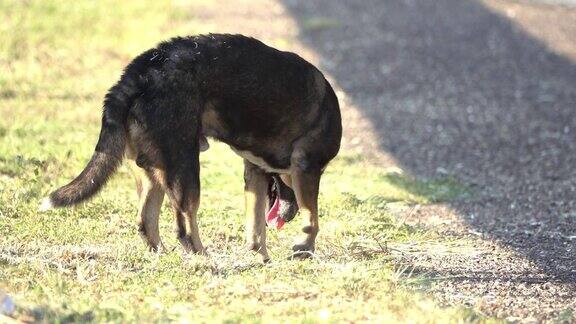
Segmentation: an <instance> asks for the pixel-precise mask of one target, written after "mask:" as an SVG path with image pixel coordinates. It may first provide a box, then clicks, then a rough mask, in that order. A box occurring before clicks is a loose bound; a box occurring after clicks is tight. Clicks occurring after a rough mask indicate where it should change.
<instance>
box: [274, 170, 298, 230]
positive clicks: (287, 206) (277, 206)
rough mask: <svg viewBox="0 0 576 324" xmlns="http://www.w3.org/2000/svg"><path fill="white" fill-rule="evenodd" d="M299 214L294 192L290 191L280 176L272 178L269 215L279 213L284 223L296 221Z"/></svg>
mask: <svg viewBox="0 0 576 324" xmlns="http://www.w3.org/2000/svg"><path fill="white" fill-rule="evenodd" d="M297 212H298V204H297V203H296V196H295V195H294V191H292V189H290V187H288V186H287V185H286V184H284V182H283V181H282V179H280V177H279V176H278V175H272V176H270V180H269V181H268V212H267V213H266V214H267V218H268V215H270V214H271V213H277V216H278V218H280V219H282V220H283V221H284V222H289V221H291V220H292V219H294V216H296V213H297Z"/></svg>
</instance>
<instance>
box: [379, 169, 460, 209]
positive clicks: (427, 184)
mask: <svg viewBox="0 0 576 324" xmlns="http://www.w3.org/2000/svg"><path fill="white" fill-rule="evenodd" d="M380 178H381V179H382V180H384V181H387V182H389V183H391V184H392V185H394V186H396V187H398V188H401V189H402V190H405V191H407V192H410V193H411V194H413V195H414V196H418V197H421V200H422V201H421V202H422V203H437V202H446V201H451V200H454V199H457V198H462V197H466V196H467V195H469V194H470V189H469V188H468V187H467V186H465V185H463V184H461V183H460V182H458V181H457V180H456V179H455V178H453V177H449V176H446V177H442V178H436V179H431V180H417V179H415V178H413V177H410V176H407V175H404V174H399V173H388V174H383V175H380Z"/></svg>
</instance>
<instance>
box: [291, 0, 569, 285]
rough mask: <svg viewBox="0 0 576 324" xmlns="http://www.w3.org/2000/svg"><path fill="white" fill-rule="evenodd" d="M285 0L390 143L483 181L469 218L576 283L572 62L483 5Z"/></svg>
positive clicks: (464, 209)
mask: <svg viewBox="0 0 576 324" xmlns="http://www.w3.org/2000/svg"><path fill="white" fill-rule="evenodd" d="M283 3H284V5H285V6H286V8H287V9H288V11H289V12H290V13H291V15H293V16H294V17H295V19H296V20H297V21H298V23H299V27H300V31H301V34H300V37H301V38H302V40H303V42H304V43H305V44H306V45H308V46H310V47H311V48H312V49H314V50H315V51H316V52H317V53H318V54H319V55H320V62H321V63H320V65H321V69H322V70H324V71H326V72H328V73H329V74H331V75H332V76H333V77H334V79H335V80H336V82H337V83H338V84H339V85H340V86H341V87H342V88H343V90H344V91H345V92H346V93H347V95H348V96H349V97H350V99H351V102H352V103H353V104H354V105H355V106H357V107H358V108H359V109H360V110H361V112H362V114H363V115H364V116H366V117H367V118H369V120H370V121H371V123H372V124H373V126H374V128H375V129H376V130H377V132H378V136H379V141H380V143H379V144H380V146H381V148H382V150H384V151H386V152H388V153H389V154H391V155H392V156H393V157H394V158H395V159H396V160H397V161H399V163H400V164H401V165H402V167H403V168H405V169H406V170H408V171H410V172H411V173H412V174H414V175H416V176H418V177H434V176H436V175H438V174H439V173H442V174H443V173H449V174H452V175H455V176H456V177H458V178H460V179H461V180H462V181H464V182H465V183H467V184H470V185H472V186H474V187H475V188H476V190H477V192H479V194H478V195H477V197H476V198H474V200H473V201H462V202H456V203H454V205H453V208H455V209H456V210H457V212H458V213H459V215H460V217H462V218H463V219H465V221H466V222H467V223H468V224H470V225H471V226H472V227H473V228H475V230H476V231H478V232H480V233H482V234H483V235H485V236H486V237H488V238H492V239H496V240H498V241H500V242H502V243H504V244H506V245H507V246H510V247H512V248H514V249H515V250H516V251H518V252H519V253H520V254H522V255H524V256H526V257H527V258H528V259H529V260H532V261H534V262H535V263H536V264H537V265H538V267H539V268H540V269H541V270H542V271H543V274H545V277H546V278H548V279H550V280H553V281H556V282H558V281H560V282H565V283H569V282H575V281H576V237H575V235H576V208H575V204H574V198H575V197H576V154H575V153H576V151H575V146H576V141H575V135H576V106H575V104H576V67H575V65H574V63H573V62H571V61H570V60H569V59H568V58H565V57H563V56H561V55H558V54H555V53H554V52H553V51H551V50H550V49H549V48H547V47H546V45H544V44H543V43H542V42H540V41H539V40H537V39H535V38H533V37H531V36H529V35H528V34H527V33H526V32H524V31H523V30H522V29H521V28H520V27H518V26H517V25H515V24H514V22H511V21H510V20H508V19H507V18H505V17H503V16H501V15H500V14H498V13H495V12H493V11H491V10H490V9H488V8H487V7H486V6H485V5H483V4H481V3H479V2H474V1H461V0H438V1H429V0H410V1H381V0H362V1H360V0H358V1H349V0H338V1H334V0H317V1H305V0H284V1H283ZM559 23H560V22H559ZM565 23H566V22H565Z"/></svg>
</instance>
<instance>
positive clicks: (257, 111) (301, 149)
mask: <svg viewBox="0 0 576 324" xmlns="http://www.w3.org/2000/svg"><path fill="white" fill-rule="evenodd" d="M206 136H209V137H212V138H214V139H216V140H219V141H222V142H224V143H227V144H228V145H229V146H230V147H231V148H232V149H233V150H234V151H235V152H236V153H238V154H239V155H240V156H242V157H243V158H244V163H245V175H244V178H245V198H246V219H247V240H248V246H249V247H250V248H251V249H254V250H256V251H258V252H259V253H260V254H261V255H262V256H263V258H264V259H265V260H267V259H268V254H267V251H266V242H265V240H266V232H265V220H264V214H265V211H266V209H267V208H269V207H270V195H271V194H272V193H271V192H272V190H271V188H272V187H273V188H274V191H275V194H278V195H280V199H282V200H283V201H284V207H285V208H284V209H283V210H282V211H281V213H282V217H283V218H285V219H286V220H287V221H289V220H290V219H291V218H292V217H293V215H294V213H295V212H296V210H297V209H298V207H299V209H300V211H301V213H302V214H303V217H304V218H305V226H304V228H303V231H304V233H305V234H306V237H305V239H304V241H303V242H302V243H300V244H297V245H295V246H294V251H295V252H296V253H297V254H298V255H300V256H306V255H308V254H310V252H313V251H314V244H315V238H316V234H317V233H318V230H319V226H318V206H317V198H318V186H319V182H320V176H321V174H322V171H323V170H324V168H325V167H326V165H327V163H328V162H329V161H330V160H331V159H332V158H334V156H336V154H337V152H338V150H339V147H340V139H341V136H342V125H341V118H340V110H339V106H338V100H337V98H336V95H335V94H334V91H333V89H332V87H331V86H330V84H329V83H328V81H327V80H326V79H325V78H324V76H323V75H322V73H321V72H320V71H319V70H318V69H316V68H315V67H314V66H313V65H311V64H310V63H308V62H306V61H305V60H304V59H302V58H301V57H299V56H298V55H296V54H294V53H290V52H282V51H278V50H276V49H274V48H271V47H268V46H266V45H264V44H263V43H261V42H260V41H258V40H255V39H253V38H249V37H245V36H241V35H217V34H211V35H206V36H196V37H187V38H174V39H172V40H170V41H167V42H164V43H161V44H159V45H158V46H157V47H156V48H153V49H150V50H148V51H146V52H144V53H143V54H141V55H140V56H138V57H136V58H135V59H134V60H133V61H132V62H131V63H130V64H129V65H128V66H127V67H126V69H125V71H124V73H123V75H122V77H121V78H120V81H119V82H118V83H117V84H116V85H114V86H113V87H112V88H111V89H110V90H109V91H108V93H107V95H106V98H105V100H104V113H103V117H102V129H101V132H100V137H99V140H98V143H97V145H96V149H95V152H94V155H93V156H92V159H91V160H90V161H89V162H88V165H87V166H86V168H85V169H84V170H83V171H82V173H81V174H80V175H79V176H78V177H77V178H76V179H74V180H73V181H72V182H70V183H69V184H67V185H65V186H64V187H62V188H60V189H58V190H56V191H54V192H53V193H52V194H51V195H50V196H49V197H48V198H47V199H46V200H45V201H44V203H43V208H44V209H46V208H49V207H61V206H69V205H74V204H77V203H80V202H82V201H84V200H86V199H88V198H90V197H91V196H93V195H94V194H95V193H96V192H97V191H98V190H99V189H100V188H101V187H102V186H103V185H104V184H105V182H106V181H107V179H108V178H109V177H110V176H111V175H112V174H113V173H114V171H115V170H116V169H117V167H118V166H119V165H120V163H121V161H122V159H123V156H124V155H126V156H127V157H128V158H129V159H131V160H134V161H135V163H136V165H137V166H138V168H137V169H139V170H140V171H139V172H140V173H141V174H142V175H141V176H140V180H138V184H139V185H138V192H139V196H140V209H139V214H140V217H141V225H140V229H141V232H142V234H143V237H144V238H145V240H146V242H147V243H148V244H149V245H150V247H151V248H152V249H154V250H156V249H159V248H161V247H162V243H161V241H160V237H159V233H158V214H159V212H160V206H161V204H162V200H163V198H164V193H167V194H168V197H169V199H170V202H171V203H172V206H173V208H174V211H175V213H176V220H177V226H178V238H179V239H180V241H181V243H182V244H183V245H184V247H185V248H186V249H187V250H189V251H194V252H197V253H205V250H204V247H203V245H202V243H201V240H200V237H199V235H198V226H197V221H196V212H197V210H198V205H199V198H200V179H199V170H200V165H199V161H198V157H199V153H200V150H201V149H206V148H207V142H206ZM290 188H291V189H290ZM292 190H293V191H292ZM296 203H297V204H296ZM186 223H188V228H187V226H186Z"/></svg>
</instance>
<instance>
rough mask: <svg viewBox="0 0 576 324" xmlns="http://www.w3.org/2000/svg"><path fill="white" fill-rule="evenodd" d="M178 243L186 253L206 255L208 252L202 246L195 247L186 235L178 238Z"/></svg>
mask: <svg viewBox="0 0 576 324" xmlns="http://www.w3.org/2000/svg"><path fill="white" fill-rule="evenodd" d="M178 240H179V241H180V244H182V247H183V248H184V251H186V252H187V253H194V254H198V255H203V256H208V252H207V251H206V249H205V248H204V247H203V246H199V247H195V246H194V243H193V242H192V238H191V237H190V236H188V235H186V236H184V237H180V238H178Z"/></svg>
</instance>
